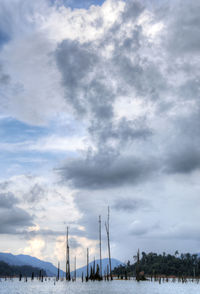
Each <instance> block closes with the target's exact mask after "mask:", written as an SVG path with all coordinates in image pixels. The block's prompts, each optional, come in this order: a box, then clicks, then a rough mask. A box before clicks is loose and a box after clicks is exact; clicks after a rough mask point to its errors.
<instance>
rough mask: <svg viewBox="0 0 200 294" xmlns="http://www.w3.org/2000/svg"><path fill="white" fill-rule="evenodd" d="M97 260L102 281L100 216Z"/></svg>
mask: <svg viewBox="0 0 200 294" xmlns="http://www.w3.org/2000/svg"><path fill="white" fill-rule="evenodd" d="M99 258H100V278H101V279H102V257H101V215H100V216H99Z"/></svg>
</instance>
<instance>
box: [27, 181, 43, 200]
mask: <svg viewBox="0 0 200 294" xmlns="http://www.w3.org/2000/svg"><path fill="white" fill-rule="evenodd" d="M45 192H46V191H45V189H44V188H43V187H42V186H41V185H39V184H35V185H33V186H32V187H31V188H30V190H29V191H28V193H26V194H24V196H23V198H24V200H25V201H27V202H32V203H34V202H39V201H40V200H43V199H44V198H45V197H46V193H45Z"/></svg>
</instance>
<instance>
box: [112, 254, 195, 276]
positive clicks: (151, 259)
mask: <svg viewBox="0 0 200 294" xmlns="http://www.w3.org/2000/svg"><path fill="white" fill-rule="evenodd" d="M133 258H134V260H135V262H134V263H133V264H131V262H130V261H128V262H127V264H126V265H120V266H119V267H117V268H115V269H114V270H113V274H114V275H118V276H136V275H137V272H144V274H145V275H148V276H156V275H165V276H170V275H173V276H177V277H183V276H188V277H198V276H200V258H199V257H198V255H197V254H190V253H185V254H179V253H178V251H176V252H175V254H174V255H171V254H166V253H165V252H164V253H163V254H157V253H153V252H151V253H145V252H142V254H141V255H140V254H139V252H138V254H137V256H134V257H133Z"/></svg>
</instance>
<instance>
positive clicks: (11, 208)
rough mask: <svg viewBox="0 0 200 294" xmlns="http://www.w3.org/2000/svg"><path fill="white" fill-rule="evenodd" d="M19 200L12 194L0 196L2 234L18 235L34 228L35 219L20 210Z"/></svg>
mask: <svg viewBox="0 0 200 294" xmlns="http://www.w3.org/2000/svg"><path fill="white" fill-rule="evenodd" d="M18 203H19V201H18V199H17V198H16V197H15V196H14V195H13V194H12V193H5V194H3V193H1V194H0V223H1V226H0V234H17V233H19V232H20V231H22V230H23V229H24V228H27V227H29V226H33V217H32V216H31V215H30V214H29V213H28V212H26V211H25V210H24V209H22V208H19V207H18V206H17V204H18Z"/></svg>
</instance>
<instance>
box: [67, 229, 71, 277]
mask: <svg viewBox="0 0 200 294" xmlns="http://www.w3.org/2000/svg"><path fill="white" fill-rule="evenodd" d="M68 235H69V228H68V227H67V235H66V280H67V281H70V280H71V277H70V258H69V239H68Z"/></svg>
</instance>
